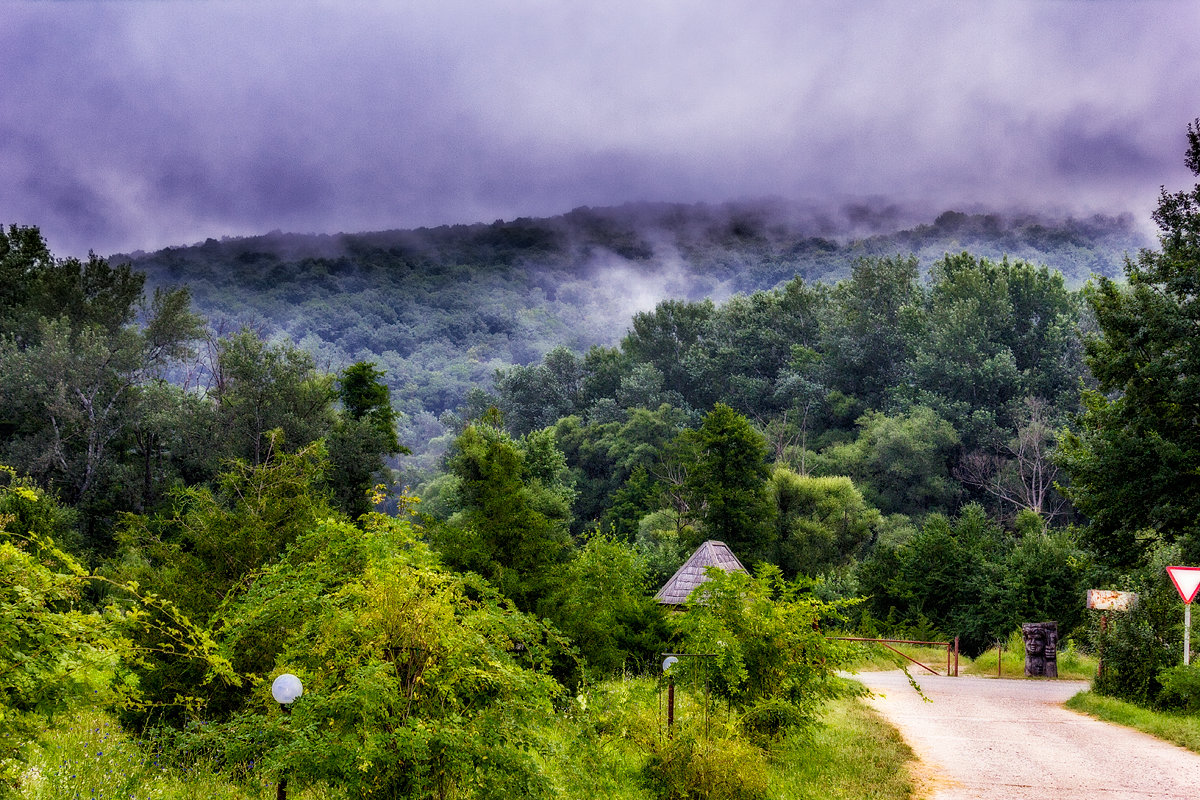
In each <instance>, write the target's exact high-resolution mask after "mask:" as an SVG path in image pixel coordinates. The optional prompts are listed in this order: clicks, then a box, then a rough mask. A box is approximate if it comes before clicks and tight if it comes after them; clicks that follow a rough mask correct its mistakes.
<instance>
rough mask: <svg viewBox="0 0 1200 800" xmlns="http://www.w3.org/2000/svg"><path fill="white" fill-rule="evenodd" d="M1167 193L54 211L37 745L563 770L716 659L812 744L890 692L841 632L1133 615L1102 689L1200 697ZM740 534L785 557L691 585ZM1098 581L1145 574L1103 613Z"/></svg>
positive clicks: (25, 467) (1186, 385) (39, 360)
mask: <svg viewBox="0 0 1200 800" xmlns="http://www.w3.org/2000/svg"><path fill="white" fill-rule="evenodd" d="M1197 125H1200V123H1197ZM1188 136H1189V149H1188V154H1187V163H1188V166H1189V167H1190V168H1191V169H1192V171H1193V172H1194V173H1196V174H1197V175H1198V176H1200V130H1198V129H1197V127H1196V126H1191V127H1189V131H1188ZM1154 220H1155V222H1156V223H1157V224H1158V226H1159V229H1160V238H1159V242H1158V247H1157V248H1154V249H1138V248H1137V247H1136V245H1137V243H1138V240H1137V237H1136V235H1135V234H1134V233H1133V230H1132V227H1131V223H1130V222H1129V221H1128V220H1090V221H1088V222H1064V223H1061V224H1060V225H1058V226H1047V225H1045V224H1043V223H1040V222H1033V221H1030V220H1021V219H1010V220H1003V219H1000V218H998V217H992V216H970V215H963V214H956V213H947V214H943V215H942V216H940V217H938V218H937V220H936V221H935V223H933V224H931V225H925V226H918V227H915V228H912V229H910V230H907V231H902V232H899V233H896V232H893V233H888V234H880V233H878V232H876V233H875V234H872V235H865V236H857V237H855V236H845V237H844V238H843V239H839V238H837V237H836V236H835V235H834V232H833V231H829V230H825V231H824V233H823V234H821V232H820V230H817V231H816V232H814V231H813V230H810V228H812V227H813V226H814V225H816V223H814V222H813V221H812V220H806V221H805V223H804V224H803V225H801V224H799V223H797V224H795V225H793V226H789V225H787V224H785V223H782V222H779V221H778V217H777V214H775V213H774V212H772V213H768V212H767V211H764V210H762V209H759V210H758V212H757V213H755V212H752V211H750V210H747V209H744V208H740V207H729V208H722V209H713V208H703V207H701V208H694V207H675V206H662V207H659V206H655V207H628V208H623V209H616V210H605V211H591V210H578V211H575V212H572V213H571V214H568V215H565V216H563V217H561V218H556V219H553V220H544V221H533V220H523V221H517V222H513V223H497V224H495V225H491V226H467V227H460V228H444V229H436V230H429V231H413V232H394V233H382V234H364V235H359V236H340V237H288V236H269V237H265V238H262V239H250V240H229V241H225V242H216V241H210V242H208V243H206V244H204V245H199V246H197V247H194V248H182V249H173V250H168V251H163V252H160V253H156V254H152V255H139V256H138V257H137V258H135V259H133V260H132V262H130V261H128V260H126V259H121V258H113V259H103V258H99V257H96V256H92V257H90V258H89V259H87V260H86V261H83V260H79V259H73V258H56V257H55V256H53V254H51V253H50V252H49V250H48V248H47V247H46V244H45V242H44V241H43V239H42V237H41V235H40V233H39V231H38V230H37V228H35V227H30V226H19V225H13V226H10V227H9V228H8V230H7V231H5V232H0V330H2V331H3V336H2V338H0V409H3V416H2V417H0V464H2V465H3V469H2V470H0V532H2V536H3V538H2V539H0V574H2V575H3V581H0V599H2V602H3V605H2V606H0V612H2V613H0V658H2V659H3V664H4V666H5V669H3V670H0V702H2V703H3V709H2V710H3V711H4V713H3V715H0V749H2V752H0V765H2V766H3V769H4V772H3V773H2V774H0V780H2V781H7V782H9V783H14V782H18V781H19V779H20V775H21V772H20V770H21V767H20V757H21V754H22V752H23V748H24V746H25V743H26V742H28V741H29V740H30V737H34V736H36V734H37V731H38V730H39V726H43V725H45V724H46V720H47V719H48V717H49V715H52V714H53V713H54V712H56V711H57V710H60V709H62V708H64V707H70V706H72V705H73V704H78V703H84V702H100V703H101V704H103V705H106V706H107V707H110V708H112V709H115V710H116V711H117V712H118V713H119V714H120V715H121V718H122V721H123V722H124V723H125V724H126V725H128V726H129V727H130V728H131V729H145V728H146V726H164V727H163V728H161V730H167V731H173V733H171V734H169V739H170V742H171V746H172V747H175V748H178V749H179V751H180V752H183V751H186V750H187V749H188V748H189V747H192V746H199V745H200V744H203V746H204V747H206V748H209V750H208V752H211V751H212V748H218V749H219V752H220V759H221V761H222V763H224V764H226V765H230V766H229V768H230V769H232V770H234V771H235V772H236V771H238V770H241V771H242V773H244V774H248V772H249V771H252V770H253V769H254V765H255V764H256V763H257V764H260V765H263V764H266V765H268V766H269V768H270V769H271V770H273V773H272V774H281V773H282V772H283V771H285V770H286V771H287V773H288V774H290V775H292V776H294V777H295V779H296V780H297V781H299V782H301V783H312V784H321V783H327V784H329V785H332V786H337V787H339V788H340V789H342V790H344V791H346V792H347V793H348V795H349V796H386V797H443V796H448V795H451V794H453V795H454V796H459V794H455V793H456V792H457V793H460V794H461V795H462V796H473V797H508V796H529V797H542V796H546V797H549V796H554V795H555V793H556V791H558V790H557V789H556V788H555V786H556V784H554V782H553V780H552V779H551V778H550V777H548V773H547V772H546V771H545V770H544V769H543V768H542V766H540V765H541V763H542V762H540V761H539V760H538V757H537V754H538V753H544V752H545V751H546V749H547V748H548V747H549V745H547V744H546V743H545V741H544V740H543V739H541V738H539V737H542V736H543V735H544V730H545V726H546V725H549V722H548V721H549V720H551V719H553V718H557V717H562V718H568V717H569V718H571V719H584V720H588V719H590V720H591V721H590V722H588V723H587V724H588V725H593V726H594V727H591V728H587V731H588V733H587V734H586V735H584V734H582V733H581V734H580V737H581V738H580V741H583V740H585V739H588V737H591V739H588V740H589V741H615V740H622V738H623V737H624V738H628V737H629V736H632V735H633V734H629V733H628V732H627V731H624V729H622V728H621V727H620V726H619V725H617V726H615V727H613V726H611V725H609V723H607V722H605V721H604V720H601V719H599V718H588V717H587V703H586V690H587V687H589V686H594V685H595V682H596V681H597V680H598V679H599V678H603V677H606V676H613V675H618V674H623V673H631V672H632V673H644V672H647V671H651V670H653V669H654V665H656V664H657V662H658V661H659V659H660V657H661V654H662V653H663V652H664V651H673V652H682V653H705V654H710V655H711V656H712V661H711V666H710V667H708V669H710V670H711V673H710V674H709V675H708V677H707V679H706V681H705V686H706V687H711V689H712V691H713V692H715V693H716V694H717V695H718V696H719V697H720V698H721V699H722V700H724V701H725V706H726V708H727V709H729V711H730V713H734V712H736V719H737V720H738V721H737V726H738V727H737V730H738V732H739V733H738V734H737V735H738V736H743V737H745V739H744V740H743V739H739V740H738V741H739V742H740V744H739V745H738V746H739V747H742V746H745V747H747V748H760V749H761V748H769V747H770V742H771V741H776V739H774V738H773V737H775V736H776V735H777V734H779V733H780V731H782V730H784V729H788V728H791V727H803V726H805V725H811V723H812V721H813V720H814V718H815V714H816V713H817V710H818V708H819V705H820V703H821V701H823V700H824V699H826V698H829V697H834V696H837V695H839V694H844V693H845V692H846V691H847V689H846V686H845V684H844V682H840V681H839V679H838V678H837V676H836V675H835V673H834V671H835V670H836V668H837V667H838V666H839V665H840V664H841V663H843V662H844V659H845V652H844V650H842V649H839V645H836V644H835V643H832V642H830V641H829V640H827V639H825V637H824V636H823V635H822V633H821V632H822V630H826V629H829V628H835V627H840V628H843V629H846V630H853V631H856V632H859V633H863V634H880V633H888V634H904V635H907V636H910V637H916V638H921V639H933V638H937V639H943V638H953V637H958V638H959V639H960V640H961V642H962V645H963V647H964V649H965V651H966V652H968V653H972V654H973V653H979V652H981V651H983V650H985V649H986V648H987V647H988V646H989V645H990V644H992V643H993V642H995V641H996V640H997V639H1002V638H1006V637H1007V636H1008V634H1010V633H1011V632H1012V631H1013V630H1014V629H1016V628H1017V627H1018V626H1019V625H1020V623H1022V622H1026V621H1040V620H1056V621H1057V622H1058V624H1059V626H1060V630H1061V632H1062V635H1063V638H1064V641H1065V642H1070V645H1069V646H1071V647H1078V648H1080V649H1091V648H1096V647H1098V646H1099V644H1100V639H1101V636H1102V635H1103V637H1105V638H1104V646H1105V654H1106V655H1105V659H1106V661H1105V663H1106V668H1105V673H1104V675H1103V676H1102V678H1101V679H1100V681H1099V682H1098V688H1100V689H1101V690H1103V691H1109V692H1112V693H1114V694H1119V695H1122V696H1125V697H1132V698H1135V699H1137V700H1139V701H1141V702H1145V703H1148V704H1162V705H1170V704H1172V703H1175V704H1177V705H1178V704H1181V703H1186V702H1189V701H1187V699H1186V698H1187V697H1188V696H1189V695H1188V694H1187V692H1186V691H1173V690H1172V688H1171V687H1174V689H1175V690H1178V689H1179V687H1181V686H1182V687H1184V688H1186V687H1187V686H1189V685H1193V684H1194V685H1200V672H1196V673H1193V672H1190V671H1188V670H1186V669H1184V670H1183V671H1182V672H1180V671H1179V668H1174V671H1172V670H1171V669H1169V668H1170V667H1171V665H1172V664H1173V663H1174V658H1175V654H1177V653H1178V648H1179V646H1180V642H1181V641H1182V631H1181V629H1180V626H1179V621H1178V619H1177V618H1176V617H1177V615H1175V614H1173V613H1171V608H1170V606H1171V603H1170V588H1169V584H1167V582H1166V580H1165V576H1164V575H1163V574H1162V567H1163V565H1164V564H1167V563H1181V562H1184V563H1186V562H1188V561H1190V562H1192V563H1195V562H1196V561H1197V560H1198V559H1200V529H1197V527H1196V520H1197V519H1198V518H1200V513H1198V509H1197V505H1198V504H1200V482H1198V480H1197V472H1196V469H1195V464H1196V462H1197V456H1198V455H1200V440H1198V437H1197V430H1198V428H1197V420H1198V419H1200V409H1198V408H1197V402H1198V401H1197V398H1198V397H1200V392H1198V391H1197V387H1196V385H1195V384H1196V382H1197V381H1200V363H1198V362H1200V346H1198V345H1197V342H1198V341H1200V339H1197V337H1196V336H1195V326H1196V324H1197V319H1198V315H1200V311H1198V309H1200V306H1197V302H1198V301H1197V275H1200V185H1198V186H1197V187H1195V188H1194V189H1192V190H1190V191H1185V192H1179V193H1176V194H1171V193H1167V192H1166V191H1164V193H1163V195H1162V197H1161V199H1160V203H1159V206H1158V208H1157V210H1156V211H1155V213H1154ZM860 223H861V224H864V225H867V224H876V225H877V224H882V223H880V222H879V220H875V221H874V222H872V221H871V220H870V219H866V220H860ZM806 226H807V227H806ZM817 227H818V228H819V226H817ZM806 231H807V232H806ZM667 254H669V255H667ZM1127 254H1128V257H1126V255H1127ZM1117 265H1120V271H1122V272H1123V274H1124V278H1125V280H1123V281H1117V280H1114V279H1113V278H1112V277H1109V276H1113V275H1115V274H1116V272H1117V269H1116V266H1117ZM1091 273H1098V274H1096V276H1095V277H1094V278H1092V279H1091V280H1090V281H1089V282H1087V283H1086V284H1083V283H1082V281H1083V280H1084V278H1085V277H1086V276H1087V274H1091ZM172 287H178V288H172ZM646 287H651V288H650V289H647V288H646ZM631 292H632V293H631ZM633 293H637V294H639V296H641V299H636V298H635V297H634V294H633ZM622 315H625V316H626V317H627V320H625V321H623V319H625V317H623V316H622ZM243 322H247V323H251V324H248V325H242V324H241V323H243ZM398 433H399V435H397V434H398ZM409 447H415V448H417V449H419V451H420V452H419V455H420V456H421V458H420V459H418V460H417V461H414V462H409V463H408V464H407V465H406V467H405V472H403V473H402V474H401V475H400V479H401V481H402V482H403V483H406V484H408V485H407V486H405V487H404V488H401V486H400V485H399V484H398V483H397V481H396V478H397V475H396V473H395V471H394V470H393V469H392V467H391V466H390V465H391V464H394V461H390V459H394V458H395V457H396V456H398V455H400V454H402V453H403V452H404V451H405V450H406V449H408V448H409ZM709 539H717V540H721V541H723V542H725V543H727V544H728V545H729V546H730V547H731V548H732V549H733V551H734V552H735V553H736V554H737V555H738V556H739V557H740V558H741V559H742V560H743V561H744V562H745V563H746V564H747V565H748V566H751V567H752V572H753V575H752V576H751V575H740V574H734V575H725V574H721V575H714V576H713V580H712V581H711V582H710V584H709V585H708V586H707V587H706V588H705V589H704V590H702V596H698V597H696V598H693V601H692V602H691V603H690V604H689V611H688V613H686V614H681V615H669V614H667V613H666V612H665V610H664V609H663V608H662V607H661V606H659V605H657V604H656V603H654V602H653V600H652V599H651V598H652V594H653V591H654V589H655V588H656V587H657V586H658V585H660V584H661V582H662V581H663V580H664V579H665V578H666V577H667V576H669V575H670V574H671V573H672V572H673V571H674V570H675V569H676V568H677V567H678V566H679V565H680V564H681V563H682V561H683V559H684V558H686V556H687V555H688V554H689V553H690V552H692V550H693V549H695V548H696V547H697V546H698V545H699V544H701V543H702V542H704V541H706V540H709ZM1086 588H1126V589H1133V590H1136V591H1139V592H1140V593H1141V594H1142V596H1143V602H1142V603H1141V604H1140V605H1139V606H1138V609H1137V610H1136V611H1135V612H1132V613H1131V614H1129V615H1127V616H1126V617H1123V618H1121V619H1120V620H1117V621H1115V622H1114V624H1113V625H1111V626H1109V627H1108V628H1107V629H1106V630H1105V631H1104V632H1103V634H1101V631H1100V629H1099V627H1098V626H1097V625H1096V624H1095V620H1094V619H1092V618H1090V617H1089V616H1088V612H1087V611H1086V610H1085V609H1084V607H1083V603H1082V599H1083V591H1084V590H1085V589H1086ZM285 669H287V670H290V671H293V672H296V673H297V674H301V675H302V676H303V678H304V680H305V682H306V686H309V687H311V695H310V700H309V701H307V702H306V703H304V704H298V705H297V707H296V709H297V710H296V714H295V716H294V717H292V718H291V723H292V724H291V725H289V726H287V727H286V728H285V727H284V726H283V724H282V722H281V720H280V712H279V710H278V708H276V707H275V705H274V704H273V703H272V702H271V700H270V697H269V693H268V688H267V687H268V684H269V681H270V677H271V676H272V675H274V674H277V673H278V672H280V671H283V670H285ZM1189 681H1192V682H1193V683H1189ZM706 691H707V688H706ZM577 693H578V694H577ZM580 698H583V699H580ZM1180 698H1183V699H1182V700H1181V699H1180ZM556 715H557V716H556ZM201 721H202V722H203V723H204V724H203V725H196V724H192V723H197V722H201ZM581 724H582V723H581ZM606 726H608V727H606ZM156 729H157V728H156ZM581 730H582V729H581ZM606 737H608V738H606ZM655 741H658V742H659V744H657V745H647V746H648V747H658V746H663V745H662V741H661V739H659V740H655ZM746 742H750V743H751V744H746ZM731 746H732V745H731ZM589 752H590V751H589ZM754 752H760V750H754ZM762 752H765V750H762ZM668 756H669V754H667V753H665V751H664V752H662V753H658V752H655V753H651V754H650V755H649V756H647V757H646V758H647V760H646V761H645V763H644V764H643V766H642V767H639V769H642V770H643V773H641V774H642V777H643V779H644V781H645V786H647V787H651V788H650V789H648V791H654V792H658V790H657V789H653V787H659V786H663V785H665V781H666V780H667V776H669V774H670V771H671V770H672V769H679V762H678V761H672V758H674V756H671V757H668ZM760 757H761V758H763V759H765V758H766V756H755V758H760ZM639 763H640V762H639ZM468 787H469V788H468ZM672 791H675V790H667V789H663V790H662V791H661V792H658V793H657V794H655V795H654V796H662V797H674V796H680V795H678V794H672V793H671V792H672Z"/></svg>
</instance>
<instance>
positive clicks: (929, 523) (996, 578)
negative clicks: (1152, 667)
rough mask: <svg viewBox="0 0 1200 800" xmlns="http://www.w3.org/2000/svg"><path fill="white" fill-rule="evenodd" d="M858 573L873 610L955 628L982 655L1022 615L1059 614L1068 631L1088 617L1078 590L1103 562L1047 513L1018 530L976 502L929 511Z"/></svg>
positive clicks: (910, 622) (907, 625)
mask: <svg viewBox="0 0 1200 800" xmlns="http://www.w3.org/2000/svg"><path fill="white" fill-rule="evenodd" d="M855 574H856V577H857V580H858V586H859V589H860V591H861V592H862V593H863V594H864V595H866V596H867V597H868V598H869V600H868V606H867V607H868V609H869V610H870V613H871V614H872V616H873V617H874V620H876V621H878V622H881V623H883V624H884V626H885V627H887V628H891V629H892V630H896V631H899V630H907V631H909V632H920V635H921V637H922V638H926V637H928V638H937V639H952V638H954V637H955V636H957V637H959V638H960V645H961V647H962V650H963V651H964V652H965V653H968V654H970V655H978V654H979V653H982V652H983V651H984V650H986V649H987V648H988V647H989V646H990V645H991V644H993V643H994V642H995V641H996V639H997V638H998V637H1003V636H1007V635H1008V633H1009V632H1011V631H1012V630H1014V629H1015V628H1017V627H1018V626H1019V625H1020V623H1022V622H1042V621H1047V620H1054V621H1056V622H1058V623H1059V631H1060V632H1061V634H1062V635H1063V636H1064V638H1065V637H1066V636H1067V635H1069V634H1070V632H1071V631H1072V630H1074V629H1075V628H1076V627H1077V626H1078V625H1079V624H1081V622H1082V613H1083V612H1082V610H1081V608H1080V605H1081V603H1080V600H1079V598H1080V597H1081V596H1082V593H1083V591H1084V590H1085V589H1086V588H1088V584H1089V581H1090V580H1091V579H1092V577H1093V576H1094V575H1095V571H1094V567H1093V564H1092V562H1091V559H1090V557H1089V556H1088V554H1087V553H1086V552H1084V551H1083V550H1081V549H1080V548H1079V547H1078V545H1077V544H1076V543H1075V542H1074V539H1073V537H1072V534H1071V533H1070V532H1069V531H1058V532H1045V531H1043V530H1042V529H1041V526H1040V523H1039V524H1037V526H1036V527H1032V528H1027V529H1026V530H1025V531H1024V534H1023V535H1022V536H1021V538H1020V539H1019V540H1014V539H1013V538H1012V537H1010V536H1008V535H1007V534H1005V532H1004V531H1002V530H1001V529H1000V528H999V527H997V526H996V525H995V524H994V523H993V522H992V521H990V520H989V519H988V517H987V515H986V514H985V513H984V511H983V508H982V507H981V506H978V505H970V506H967V507H965V508H964V509H963V511H962V513H961V514H960V515H959V516H958V518H957V519H954V520H951V519H948V518H946V517H944V516H942V515H938V514H934V515H931V516H930V517H928V518H926V520H925V523H924V525H923V526H922V529H921V531H920V532H919V533H918V534H916V535H915V536H913V537H911V538H909V539H907V540H906V541H904V542H903V543H901V544H900V545H899V546H887V545H883V546H880V547H879V548H877V549H876V550H875V551H874V552H873V553H872V554H871V555H870V556H869V557H868V558H866V559H865V560H864V561H863V562H862V563H861V564H860V565H859V566H858V568H857V569H856V571H855Z"/></svg>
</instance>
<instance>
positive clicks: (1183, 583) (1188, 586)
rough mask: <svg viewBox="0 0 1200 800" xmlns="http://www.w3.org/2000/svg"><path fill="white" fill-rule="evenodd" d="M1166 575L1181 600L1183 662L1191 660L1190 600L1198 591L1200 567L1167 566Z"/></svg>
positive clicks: (1199, 586) (1199, 590)
mask: <svg viewBox="0 0 1200 800" xmlns="http://www.w3.org/2000/svg"><path fill="white" fill-rule="evenodd" d="M1167 576H1168V577H1169V578H1170V579H1171V583H1173V584H1175V589H1176V590H1177V591H1178V592H1179V597H1180V599H1182V600H1183V663H1184V664H1185V665H1187V664H1190V663H1191V662H1192V601H1193V600H1195V599H1196V593H1197V592H1200V567H1167Z"/></svg>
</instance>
